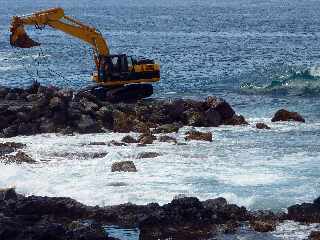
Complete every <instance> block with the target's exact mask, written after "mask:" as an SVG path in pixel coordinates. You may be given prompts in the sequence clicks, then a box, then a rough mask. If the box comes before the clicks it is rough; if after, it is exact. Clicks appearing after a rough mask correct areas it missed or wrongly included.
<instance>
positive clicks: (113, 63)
mask: <svg viewBox="0 0 320 240" xmlns="http://www.w3.org/2000/svg"><path fill="white" fill-rule="evenodd" d="M27 25H33V26H35V27H36V28H43V27H45V26H50V27H52V28H54V29H57V30H60V31H62V32H64V33H66V34H69V35H71V36H73V37H76V38H79V39H81V40H83V41H84V42H86V43H88V44H90V45H91V46H92V48H93V49H94V62H95V65H96V71H95V72H94V73H93V74H92V79H93V81H95V82H96V83H97V85H96V86H94V87H90V88H88V89H87V90H90V91H94V93H95V94H96V95H99V96H100V98H104V99H105V100H109V101H123V100H124V101H125V100H136V99H141V98H145V97H149V96H151V95H152V94H153V87H152V85H151V83H153V82H157V81H159V80H160V65H159V64H157V63H155V61H154V60H150V59H145V58H140V59H136V58H134V57H132V56H127V55H126V54H117V55H115V54H110V52H109V47H108V44H107V42H106V40H105V39H104V38H103V36H102V34H101V33H100V32H99V31H98V30H96V29H95V28H94V27H91V26H88V25H86V24H84V23H82V22H80V21H78V20H76V19H73V18H71V17H69V16H66V15H65V14H64V10H63V9H62V8H53V9H49V10H45V11H39V12H35V13H32V14H30V15H23V16H14V17H13V18H12V21H11V27H10V32H11V35H10V44H11V45H12V46H14V47H19V48H31V47H36V46H39V45H40V43H38V42H36V41H34V40H32V39H31V38H30V37H29V36H28V35H27V33H26V31H25V29H24V28H25V26H27Z"/></svg>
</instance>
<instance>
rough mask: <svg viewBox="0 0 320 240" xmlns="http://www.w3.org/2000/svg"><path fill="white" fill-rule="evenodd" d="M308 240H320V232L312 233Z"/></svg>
mask: <svg viewBox="0 0 320 240" xmlns="http://www.w3.org/2000/svg"><path fill="white" fill-rule="evenodd" d="M308 240H320V231H312V232H311V233H310V235H309V237H308Z"/></svg>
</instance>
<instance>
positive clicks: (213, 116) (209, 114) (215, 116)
mask: <svg viewBox="0 0 320 240" xmlns="http://www.w3.org/2000/svg"><path fill="white" fill-rule="evenodd" d="M205 117H206V119H207V123H208V126H209V127H218V126H219V125H221V124H222V116H221V114H220V113H219V112H218V111H217V110H216V109H214V108H209V109H208V110H207V111H206V112H205Z"/></svg>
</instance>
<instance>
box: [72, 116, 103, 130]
mask: <svg viewBox="0 0 320 240" xmlns="http://www.w3.org/2000/svg"><path fill="white" fill-rule="evenodd" d="M77 127H78V131H79V132H80V133H94V132H101V129H100V128H99V126H98V124H97V122H96V121H95V120H94V119H93V118H92V117H91V116H90V115H81V117H80V119H79V120H78V122H77Z"/></svg>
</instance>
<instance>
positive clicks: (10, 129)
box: [3, 125, 18, 138]
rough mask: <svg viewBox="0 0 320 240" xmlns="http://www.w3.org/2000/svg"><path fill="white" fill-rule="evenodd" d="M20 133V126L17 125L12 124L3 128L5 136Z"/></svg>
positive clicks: (8, 136)
mask: <svg viewBox="0 0 320 240" xmlns="http://www.w3.org/2000/svg"><path fill="white" fill-rule="evenodd" d="M17 133H18V126H17V125H11V126H9V127H7V128H5V129H3V136H4V137H6V138H10V137H15V136H17Z"/></svg>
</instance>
